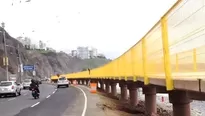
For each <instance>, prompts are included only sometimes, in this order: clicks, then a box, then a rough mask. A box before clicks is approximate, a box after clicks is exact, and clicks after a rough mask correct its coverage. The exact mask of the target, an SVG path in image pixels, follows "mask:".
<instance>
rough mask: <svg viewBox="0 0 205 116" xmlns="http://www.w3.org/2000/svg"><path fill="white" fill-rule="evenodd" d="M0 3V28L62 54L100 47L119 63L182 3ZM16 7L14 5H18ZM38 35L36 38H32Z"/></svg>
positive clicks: (153, 0)
mask: <svg viewBox="0 0 205 116" xmlns="http://www.w3.org/2000/svg"><path fill="white" fill-rule="evenodd" d="M25 1H26V0H0V4H1V7H0V11H1V15H0V22H2V21H4V22H5V23H6V29H7V31H8V32H9V33H10V35H12V36H13V37H18V36H20V35H22V34H23V33H24V35H26V36H29V37H30V38H31V39H32V40H33V42H37V41H38V40H43V41H44V42H47V44H48V45H49V46H52V47H53V48H55V49H57V50H65V51H67V50H71V49H76V47H77V46H92V47H96V48H97V49H98V50H99V52H101V53H104V54H105V55H106V56H107V57H108V58H116V57H118V56H119V55H121V54H122V53H123V52H125V51H126V50H127V49H129V48H130V47H131V46H132V45H134V44H135V43H136V42H137V41H138V40H139V39H141V37H142V36H143V35H144V34H145V33H146V32H147V31H148V30H149V29H150V28H151V27H152V26H153V25H154V24H155V23H156V22H157V21H158V20H159V19H160V17H161V16H162V15H163V14H164V13H165V12H166V11H167V10H168V9H169V8H170V7H171V6H172V5H173V4H174V3H175V2H176V0H31V2H25ZM12 3H13V5H12ZM33 30H34V32H32V31H33Z"/></svg>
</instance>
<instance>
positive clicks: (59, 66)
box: [0, 27, 109, 80]
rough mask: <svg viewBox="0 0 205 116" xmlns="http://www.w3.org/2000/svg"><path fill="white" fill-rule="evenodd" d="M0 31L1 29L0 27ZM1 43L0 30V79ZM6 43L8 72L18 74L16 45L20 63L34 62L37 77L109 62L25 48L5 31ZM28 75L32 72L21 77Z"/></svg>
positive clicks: (0, 69) (2, 74)
mask: <svg viewBox="0 0 205 116" xmlns="http://www.w3.org/2000/svg"><path fill="white" fill-rule="evenodd" d="M0 31H2V28H1V27H0ZM3 45H4V44H3V34H2V33H1V32H0V80H5V79H6V71H5V66H3V55H4V46H3ZM6 45H7V53H8V58H9V74H19V73H18V64H19V59H18V53H17V51H16V50H17V49H18V45H19V54H20V58H21V60H22V63H23V64H24V65H25V64H30V65H33V64H35V66H36V77H39V78H44V77H50V76H51V75H54V74H57V73H61V74H62V73H70V72H76V71H82V69H84V68H88V67H90V68H95V67H98V66H101V65H103V64H105V63H107V62H109V60H107V59H103V58H94V59H87V60H82V59H79V58H73V57H71V56H69V55H68V54H66V53H64V52H59V53H54V52H48V51H43V52H42V51H38V50H26V49H25V48H24V46H23V45H22V44H21V43H20V42H19V41H18V40H16V39H14V38H12V37H11V36H10V35H9V34H8V33H6ZM28 76H32V72H27V73H25V72H24V74H23V76H22V78H25V77H28Z"/></svg>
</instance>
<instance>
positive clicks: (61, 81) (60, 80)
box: [57, 77, 69, 88]
mask: <svg viewBox="0 0 205 116" xmlns="http://www.w3.org/2000/svg"><path fill="white" fill-rule="evenodd" d="M60 86H66V87H69V80H68V79H67V78H66V77H59V78H58V81H57V88H59V87H60Z"/></svg>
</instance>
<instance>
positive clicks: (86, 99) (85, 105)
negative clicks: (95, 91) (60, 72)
mask: <svg viewBox="0 0 205 116" xmlns="http://www.w3.org/2000/svg"><path fill="white" fill-rule="evenodd" d="M75 87H76V86H75ZM76 88H78V89H79V90H80V91H81V92H82V93H83V95H84V98H85V102H84V108H83V112H82V114H81V116H85V113H86V110H87V102H88V98H87V96H86V94H85V92H84V91H83V89H81V88H80V87H76Z"/></svg>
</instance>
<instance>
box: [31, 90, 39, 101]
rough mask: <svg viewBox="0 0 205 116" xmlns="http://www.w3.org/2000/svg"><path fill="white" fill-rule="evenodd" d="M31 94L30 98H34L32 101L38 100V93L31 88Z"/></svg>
mask: <svg viewBox="0 0 205 116" xmlns="http://www.w3.org/2000/svg"><path fill="white" fill-rule="evenodd" d="M31 92H32V96H33V97H34V99H37V98H39V93H38V92H37V90H36V89H34V88H32V89H31Z"/></svg>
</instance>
